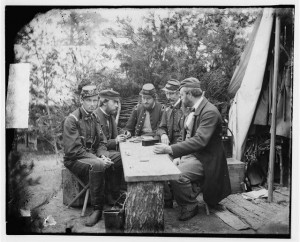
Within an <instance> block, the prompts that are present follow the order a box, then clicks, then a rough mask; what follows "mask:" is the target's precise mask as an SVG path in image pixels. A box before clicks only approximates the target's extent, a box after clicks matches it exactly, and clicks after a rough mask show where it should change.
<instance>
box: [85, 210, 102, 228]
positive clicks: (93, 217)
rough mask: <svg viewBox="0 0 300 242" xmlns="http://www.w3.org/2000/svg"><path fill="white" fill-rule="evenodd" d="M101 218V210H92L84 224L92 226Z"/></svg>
mask: <svg viewBox="0 0 300 242" xmlns="http://www.w3.org/2000/svg"><path fill="white" fill-rule="evenodd" d="M101 218H102V210H94V212H93V213H92V214H91V215H90V216H89V217H88V219H87V221H86V223H85V226H87V227H92V226H94V225H95V224H96V223H98V221H99V220H101Z"/></svg>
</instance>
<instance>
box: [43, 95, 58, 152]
mask: <svg viewBox="0 0 300 242" xmlns="http://www.w3.org/2000/svg"><path fill="white" fill-rule="evenodd" d="M46 109H47V114H48V116H49V123H50V132H51V136H52V139H53V141H52V145H53V147H54V151H55V154H58V149H57V145H56V137H55V133H54V132H53V127H52V120H51V112H50V108H49V104H48V97H46Z"/></svg>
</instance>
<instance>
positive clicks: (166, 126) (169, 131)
mask: <svg viewBox="0 0 300 242" xmlns="http://www.w3.org/2000/svg"><path fill="white" fill-rule="evenodd" d="M179 86H180V82H179V81H177V80H175V79H171V80H169V81H168V82H167V84H166V85H165V87H164V88H163V89H162V90H163V91H164V92H165V94H166V97H167V99H168V101H169V102H170V103H171V106H170V107H167V108H166V109H165V110H164V112H163V114H162V119H161V122H160V125H159V128H158V130H157V135H158V136H159V137H160V140H161V142H162V143H164V144H167V145H169V144H176V143H177V142H178V141H180V140H181V138H182V137H181V129H182V128H183V121H184V113H183V110H182V109H181V100H180V96H179ZM178 160H179V158H178V159H174V160H173V162H174V163H175V164H176V165H177V164H178ZM164 202H165V208H172V207H173V195H172V192H171V190H170V187H169V184H168V182H166V183H165V184H164Z"/></svg>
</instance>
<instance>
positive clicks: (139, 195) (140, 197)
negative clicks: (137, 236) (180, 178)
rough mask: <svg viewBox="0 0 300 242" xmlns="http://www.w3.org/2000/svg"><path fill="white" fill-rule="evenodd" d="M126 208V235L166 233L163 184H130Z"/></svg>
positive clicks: (128, 185)
mask: <svg viewBox="0 0 300 242" xmlns="http://www.w3.org/2000/svg"><path fill="white" fill-rule="evenodd" d="M127 196H128V197H127V201H126V206H125V216H126V218H125V233H160V232H163V231H164V192H163V182H129V183H128V184H127Z"/></svg>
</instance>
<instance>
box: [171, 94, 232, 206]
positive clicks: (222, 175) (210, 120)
mask: <svg viewBox="0 0 300 242" xmlns="http://www.w3.org/2000/svg"><path fill="white" fill-rule="evenodd" d="M194 116H195V119H194V125H193V128H192V133H191V138H189V139H187V140H185V137H186V130H185V129H184V132H183V140H185V141H183V142H180V143H178V144H174V145H171V148H172V151H173V156H174V158H177V157H181V156H184V155H187V154H191V153H192V154H194V155H195V156H196V157H197V159H198V160H200V161H201V163H202V164H203V168H204V184H203V199H204V201H205V202H206V203H207V204H209V205H211V206H214V205H216V204H217V203H219V202H220V201H221V200H222V199H223V198H225V197H227V196H228V195H229V194H230V193H231V187H230V180H229V175H228V168H227V161H226V157H225V153H224V149H223V144H222V120H221V115H220V113H219V111H218V109H217V108H216V107H215V106H214V105H213V104H211V103H210V102H208V100H207V99H206V98H203V100H202V102H201V103H200V105H199V107H198V108H197V109H196V110H195V114H194Z"/></svg>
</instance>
